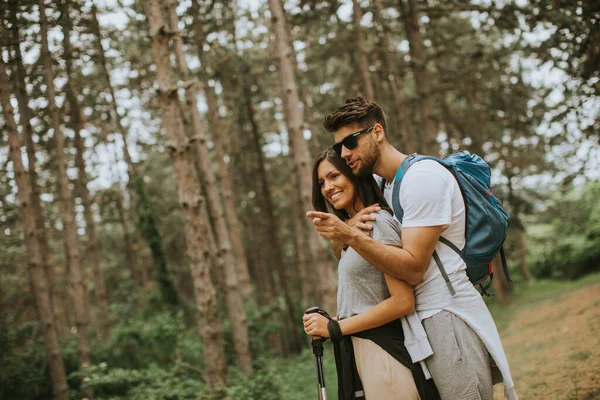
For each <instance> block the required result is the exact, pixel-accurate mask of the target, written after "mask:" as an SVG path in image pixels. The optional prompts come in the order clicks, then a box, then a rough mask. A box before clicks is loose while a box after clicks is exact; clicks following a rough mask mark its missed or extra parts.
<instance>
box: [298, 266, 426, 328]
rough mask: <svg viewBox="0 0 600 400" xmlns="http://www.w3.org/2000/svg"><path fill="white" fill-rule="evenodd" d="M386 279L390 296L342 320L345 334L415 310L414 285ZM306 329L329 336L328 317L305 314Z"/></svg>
mask: <svg viewBox="0 0 600 400" xmlns="http://www.w3.org/2000/svg"><path fill="white" fill-rule="evenodd" d="M384 276H385V281H386V283H387V286H388V289H389V291H390V297H389V298H387V299H385V300H383V301H382V302H381V303H379V304H377V305H376V306H374V307H371V308H370V309H368V310H367V311H364V312H362V313H360V314H357V315H354V316H352V317H350V318H346V319H343V320H341V321H340V322H339V323H340V328H341V330H342V334H343V335H351V334H353V333H356V332H362V331H364V330H367V329H371V328H376V327H378V326H381V325H385V324H387V323H388V322H391V321H393V320H395V319H397V318H400V317H403V316H405V315H408V314H410V313H412V312H413V310H414V308H415V296H414V294H413V289H412V286H410V285H409V284H408V283H406V282H404V281H401V280H398V279H395V278H392V277H391V276H388V275H385V274H384ZM302 319H303V321H304V331H305V332H306V333H307V334H308V335H310V336H321V337H329V331H328V330H327V323H328V322H329V321H328V320H327V318H325V317H323V316H322V315H320V314H305V315H304V317H303V318H302Z"/></svg>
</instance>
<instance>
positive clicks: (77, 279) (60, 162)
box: [39, 0, 93, 396]
mask: <svg viewBox="0 0 600 400" xmlns="http://www.w3.org/2000/svg"><path fill="white" fill-rule="evenodd" d="M39 4H40V26H41V29H40V32H41V35H42V48H41V59H42V64H43V66H44V80H45V82H46V86H47V97H48V109H49V112H50V117H51V120H52V130H53V138H54V151H55V154H54V157H55V163H56V169H57V175H58V182H59V191H60V192H59V199H60V201H59V202H60V216H61V220H62V225H63V233H64V244H65V248H66V252H67V260H68V263H69V275H70V283H71V286H72V293H73V306H74V311H75V324H76V326H77V350H78V357H79V363H80V365H81V367H85V366H88V365H90V364H91V357H90V343H89V331H88V324H89V320H90V314H89V309H88V305H87V302H86V289H85V281H84V275H83V266H82V265H81V255H80V251H79V238H78V237H77V227H76V225H75V212H74V209H73V200H72V196H71V189H70V187H69V177H68V176H67V160H66V156H65V139H64V136H63V134H62V130H61V126H60V115H59V112H58V109H57V108H56V100H55V88H54V72H53V71H52V60H51V56H50V50H49V48H48V22H47V19H46V4H45V0H40V2H39ZM88 394H90V395H92V396H93V393H92V392H91V391H89V392H88Z"/></svg>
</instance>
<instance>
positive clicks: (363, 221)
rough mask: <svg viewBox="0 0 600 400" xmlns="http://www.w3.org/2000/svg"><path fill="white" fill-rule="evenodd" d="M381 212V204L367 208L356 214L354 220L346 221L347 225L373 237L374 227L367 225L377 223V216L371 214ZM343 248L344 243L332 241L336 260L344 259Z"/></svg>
mask: <svg viewBox="0 0 600 400" xmlns="http://www.w3.org/2000/svg"><path fill="white" fill-rule="evenodd" d="M380 210H381V207H380V206H379V204H373V205H370V206H369V207H365V208H363V209H362V210H360V211H359V212H358V213H356V215H354V216H353V217H352V218H350V219H348V220H346V221H345V222H346V225H348V226H350V227H352V228H357V229H359V230H360V231H361V232H363V233H364V234H365V235H367V236H371V231H372V230H373V225H371V224H367V222H368V221H375V220H376V219H377V218H376V217H375V215H371V214H374V213H376V212H379V211H380ZM343 248H344V243H339V242H336V241H335V240H331V250H332V251H333V256H334V257H335V258H336V259H338V260H339V259H340V258H341V257H342V249H343Z"/></svg>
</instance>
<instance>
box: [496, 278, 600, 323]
mask: <svg viewBox="0 0 600 400" xmlns="http://www.w3.org/2000/svg"><path fill="white" fill-rule="evenodd" d="M596 283H600V273H595V274H590V275H587V276H585V277H583V278H581V279H579V280H576V281H558V280H543V281H532V282H516V283H515V289H514V291H513V293H512V294H511V295H510V298H509V303H508V304H507V305H504V306H503V305H500V304H499V303H498V301H497V300H496V298H495V297H489V298H486V299H485V300H486V303H487V305H488V308H489V310H490V312H491V313H492V315H493V316H494V320H495V321H496V326H498V330H499V331H502V330H504V329H506V327H508V325H509V323H510V321H511V320H512V318H513V317H514V316H515V315H516V314H517V313H519V312H521V311H523V310H525V309H528V308H531V307H533V306H536V305H538V304H540V303H542V302H544V301H548V300H551V299H552V300H559V299H560V298H561V297H563V296H564V295H566V294H568V293H571V292H573V291H574V290H577V289H580V288H582V287H585V286H588V285H592V284H596Z"/></svg>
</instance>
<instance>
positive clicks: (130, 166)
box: [91, 5, 164, 288]
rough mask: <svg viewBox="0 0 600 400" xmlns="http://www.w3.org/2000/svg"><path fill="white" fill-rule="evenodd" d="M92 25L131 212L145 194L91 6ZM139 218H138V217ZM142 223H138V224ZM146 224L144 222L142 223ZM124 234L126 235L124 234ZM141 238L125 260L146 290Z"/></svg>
mask: <svg viewBox="0 0 600 400" xmlns="http://www.w3.org/2000/svg"><path fill="white" fill-rule="evenodd" d="M91 14H92V23H91V28H92V34H93V35H94V36H95V37H96V42H95V43H96V48H97V50H98V58H99V60H98V62H96V65H97V66H99V67H100V70H101V71H102V76H103V77H104V80H105V87H106V88H107V89H108V91H109V93H110V100H111V105H112V114H113V115H112V118H113V119H114V122H115V123H116V125H117V129H118V130H119V132H120V134H121V139H122V140H123V156H124V158H125V162H126V163H127V173H128V177H129V181H128V182H127V189H128V191H129V194H130V199H131V205H130V207H131V209H133V210H137V209H138V204H137V202H138V201H139V198H141V197H145V196H146V195H145V193H137V192H136V190H138V189H140V190H143V189H144V185H136V184H135V181H136V179H137V170H136V167H135V164H134V163H133V160H132V159H131V155H130V154H129V146H128V140H129V139H128V134H127V129H126V128H125V125H123V121H122V118H121V114H119V108H118V106H117V98H116V95H115V89H114V87H113V85H112V82H111V79H110V72H109V70H108V65H107V61H106V57H105V55H104V48H103V47H102V31H101V30H100V24H99V23H98V18H97V10H96V6H95V5H93V6H92V13H91ZM121 203H122V201H121ZM145 213H146V214H147V215H148V217H146V220H147V225H148V226H149V230H151V231H152V232H158V229H157V228H156V226H155V225H156V224H155V222H154V217H153V216H152V210H147V211H146V212H145ZM138 218H139V216H138ZM141 223H142V222H141V221H140V224H141ZM144 224H146V222H145V223H144ZM123 231H124V232H129V231H128V229H127V227H126V226H124V227H123ZM124 234H126V233H124ZM142 240H143V238H142V234H141V232H140V230H139V229H136V232H135V237H134V240H133V242H131V247H128V248H127V252H128V255H127V258H128V260H129V258H131V259H132V261H133V263H131V264H129V268H130V271H131V275H132V276H138V278H139V281H138V285H139V286H141V287H143V288H147V286H148V270H147V267H146V266H145V265H143V264H142V265H140V266H139V268H138V264H137V253H138V252H139V249H137V247H138V246H139V245H140V244H141V242H142ZM148 246H149V247H150V248H151V249H152V246H151V244H150V243H148ZM160 248H162V246H160ZM152 254H153V260H154V264H155V266H156V265H157V264H158V261H157V260H161V259H164V257H161V256H160V254H159V255H155V254H154V253H152Z"/></svg>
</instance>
